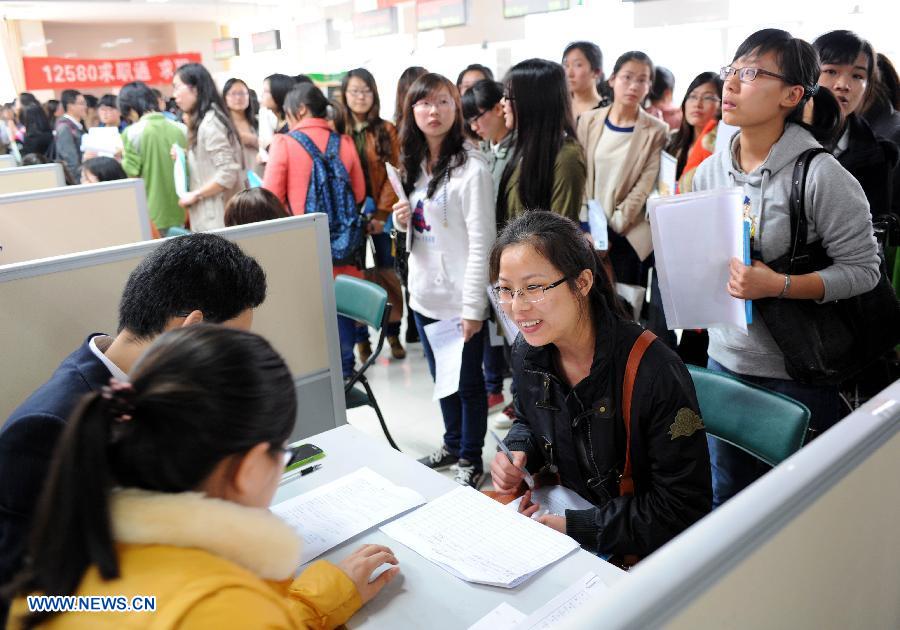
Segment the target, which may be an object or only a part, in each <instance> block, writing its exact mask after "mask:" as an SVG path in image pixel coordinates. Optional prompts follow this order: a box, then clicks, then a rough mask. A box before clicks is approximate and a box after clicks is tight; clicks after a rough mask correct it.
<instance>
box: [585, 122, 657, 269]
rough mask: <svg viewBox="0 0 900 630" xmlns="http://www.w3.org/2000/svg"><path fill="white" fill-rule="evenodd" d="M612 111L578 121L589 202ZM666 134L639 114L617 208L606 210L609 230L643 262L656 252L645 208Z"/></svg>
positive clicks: (617, 193)
mask: <svg viewBox="0 0 900 630" xmlns="http://www.w3.org/2000/svg"><path fill="white" fill-rule="evenodd" d="M611 108H612V106H611V105H610V106H609V107H604V108H602V109H596V110H591V111H588V112H585V113H584V114H582V115H581V118H579V120H578V129H577V135H578V141H579V142H581V144H582V146H583V147H584V154H585V157H586V158H587V182H586V184H585V188H584V189H585V196H586V197H587V198H590V197H591V196H592V195H593V194H594V168H595V163H594V153H595V152H596V150H597V143H598V142H600V136H602V135H603V130H604V129H605V128H606V117H607V116H608V115H609V110H610V109H611ZM667 133H668V127H667V126H666V123H664V122H663V121H661V120H659V119H657V118H653V117H652V116H650V115H649V114H647V113H646V112H645V111H643V110H639V111H638V120H637V123H636V124H635V129H634V136H633V137H632V138H631V145H630V146H629V147H628V154H627V157H626V165H625V167H624V168H623V169H622V171H621V177H620V179H619V181H618V183H617V184H616V190H615V207H614V208H604V210H605V211H606V216H607V219H608V221H609V227H610V228H612V229H613V231H615V232H616V233H618V234H621V235H622V236H624V237H625V238H627V239H628V242H629V243H630V244H631V246H632V247H633V248H634V250H635V251H636V252H637V254H638V256H640V257H641V260H643V259H645V258H646V257H647V256H649V255H650V252H651V251H653V243H652V241H651V238H650V223H649V222H648V221H647V217H646V212H645V209H644V207H645V204H646V202H647V197H648V196H649V195H650V193H651V192H652V191H653V187H654V186H656V180H657V178H658V177H659V159H660V153H661V152H662V150H663V147H664V146H665V145H666V139H667Z"/></svg>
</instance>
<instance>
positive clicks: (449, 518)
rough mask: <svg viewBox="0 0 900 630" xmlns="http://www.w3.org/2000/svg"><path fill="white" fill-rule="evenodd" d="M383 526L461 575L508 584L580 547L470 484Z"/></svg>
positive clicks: (452, 572)
mask: <svg viewBox="0 0 900 630" xmlns="http://www.w3.org/2000/svg"><path fill="white" fill-rule="evenodd" d="M473 528H475V529H477V535H473V531H475V529H473ZM381 531H382V532H384V533H385V534H386V535H388V536H390V537H391V538H393V539H394V540H396V541H397V542H399V543H401V544H403V545H406V546H407V547H409V548H410V549H412V550H413V551H415V552H416V553H418V554H419V555H421V556H422V557H424V558H426V559H428V560H430V561H432V562H434V563H435V564H437V565H438V566H440V567H441V568H443V569H444V570H446V571H448V572H449V573H451V574H453V575H455V576H457V577H458V578H460V579H462V580H465V581H467V582H475V583H478V584H488V585H491V586H500V587H504V588H515V587H516V586H518V585H519V584H522V583H523V582H525V581H526V580H527V579H528V578H530V577H531V576H532V575H534V574H535V573H537V572H538V571H540V570H541V569H543V568H544V567H546V566H547V565H549V564H552V563H553V562H556V561H557V560H559V559H560V558H562V557H564V556H565V555H567V554H569V553H570V552H571V551H573V550H575V549H578V543H577V542H575V541H574V540H573V539H571V538H569V537H568V536H566V535H565V534H561V533H559V532H558V531H556V530H554V529H551V528H550V527H547V526H546V525H541V524H540V523H538V522H537V521H533V520H531V519H529V518H525V517H523V516H522V515H521V514H517V513H515V512H513V511H511V510H507V509H506V507H505V506H504V505H501V504H500V503H498V502H497V501H494V500H493V499H490V498H488V497H487V496H485V495H483V494H481V493H480V492H478V491H477V490H475V489H474V488H469V487H460V488H457V489H456V490H451V491H450V492H448V493H447V494H445V495H443V496H441V497H439V498H437V499H435V500H433V501H431V502H430V503H428V504H427V505H425V506H423V507H421V508H419V509H418V510H416V511H415V512H412V513H410V514H407V515H406V516H403V517H402V518H399V519H397V520H395V521H393V522H391V523H388V524H387V525H384V526H382V527H381Z"/></svg>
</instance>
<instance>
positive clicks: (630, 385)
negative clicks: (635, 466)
mask: <svg viewBox="0 0 900 630" xmlns="http://www.w3.org/2000/svg"><path fill="white" fill-rule="evenodd" d="M655 340H656V335H654V334H653V333H652V332H650V331H649V330H645V331H644V332H642V333H641V336H640V337H638V338H637V339H636V340H635V342H634V345H633V346H631V352H630V353H629V354H628V362H627V363H626V364H625V380H624V382H623V383H622V419H623V420H624V421H625V469H624V470H623V471H622V476H621V478H619V496H626V495H632V494H634V479H632V478H631V394H632V393H633V391H634V381H635V379H636V378H637V371H638V368H639V367H640V365H641V359H643V358H644V353H645V352H647V348H649V347H650V344H651V343H653V342H654V341H655Z"/></svg>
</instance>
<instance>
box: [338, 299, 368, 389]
mask: <svg viewBox="0 0 900 630" xmlns="http://www.w3.org/2000/svg"><path fill="white" fill-rule="evenodd" d="M337 324H338V340H340V342H341V371H342V372H343V373H344V378H347V377H348V376H353V365H354V364H355V363H356V359H355V358H354V357H353V344H354V343H356V338H357V334H358V333H357V331H358V328H357V326H356V322H355V321H353V320H352V319H350V318H349V317H344V316H343V315H338V316H337ZM363 330H365V329H363Z"/></svg>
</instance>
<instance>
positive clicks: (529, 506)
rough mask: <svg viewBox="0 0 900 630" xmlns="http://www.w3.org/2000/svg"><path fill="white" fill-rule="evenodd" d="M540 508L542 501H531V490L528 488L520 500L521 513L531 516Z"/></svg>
mask: <svg viewBox="0 0 900 630" xmlns="http://www.w3.org/2000/svg"><path fill="white" fill-rule="evenodd" d="M540 509H541V504H540V503H532V502H531V490H526V491H525V494H524V495H522V500H521V501H519V514H521V515H523V516H527V517H528V518H531V517H532V516H534V514H535V513H536V512H537V511H538V510H540Z"/></svg>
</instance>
